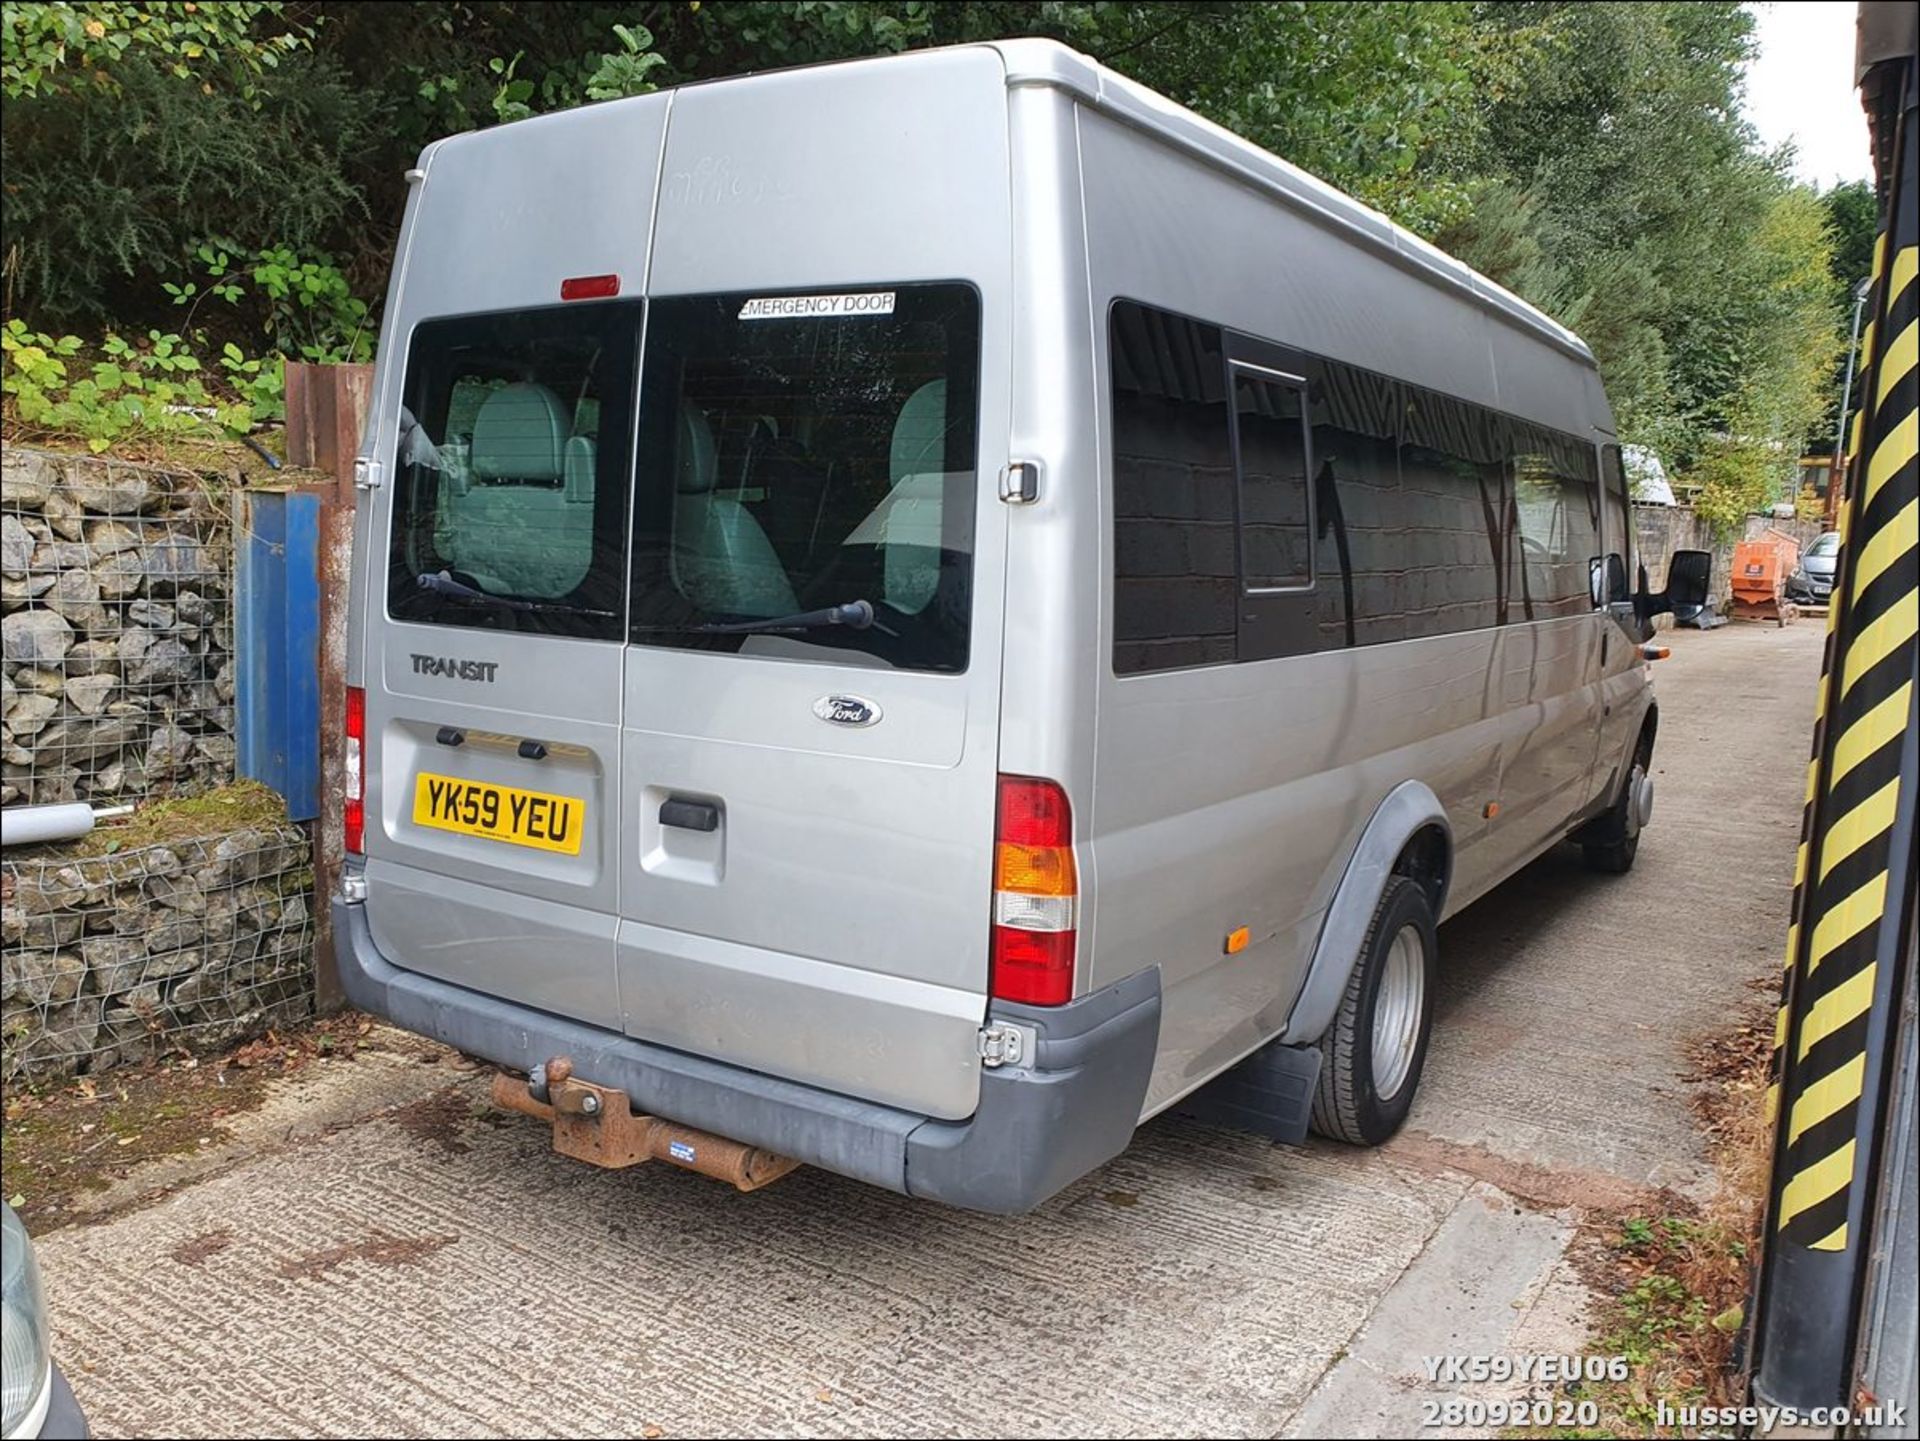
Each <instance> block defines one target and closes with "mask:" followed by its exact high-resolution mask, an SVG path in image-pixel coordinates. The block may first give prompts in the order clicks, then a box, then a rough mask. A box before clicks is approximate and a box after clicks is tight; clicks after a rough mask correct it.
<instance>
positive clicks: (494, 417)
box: [468, 380, 573, 482]
mask: <svg viewBox="0 0 1920 1441" xmlns="http://www.w3.org/2000/svg"><path fill="white" fill-rule="evenodd" d="M572 431H573V424H572V421H571V420H570V419H569V417H568V415H567V411H566V407H565V406H563V405H561V403H560V397H559V396H557V395H555V394H554V393H553V392H552V391H551V390H548V389H547V388H546V386H544V385H536V384H534V383H533V382H531V381H524V380H523V381H516V382H514V383H513V384H512V385H503V386H502V387H501V388H500V389H498V390H496V391H494V392H493V393H492V394H490V395H488V396H487V398H486V399H485V400H483V401H481V402H480V411H479V413H478V414H477V415H475V416H474V418H473V449H472V451H471V452H470V455H469V459H468V466H469V468H470V469H471V472H472V475H473V478H474V479H475V480H509V481H512V480H519V481H547V482H551V481H557V480H559V479H560V478H561V477H562V476H563V475H565V474H566V451H567V436H568V435H569V434H571V433H572Z"/></svg>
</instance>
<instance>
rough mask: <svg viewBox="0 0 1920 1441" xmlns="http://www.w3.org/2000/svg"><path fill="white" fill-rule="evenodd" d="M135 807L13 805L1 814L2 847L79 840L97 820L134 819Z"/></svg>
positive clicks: (80, 803)
mask: <svg viewBox="0 0 1920 1441" xmlns="http://www.w3.org/2000/svg"><path fill="white" fill-rule="evenodd" d="M132 814H133V807H132V806H102V807H101V808H100V809H99V810H95V809H94V808H93V807H92V806H90V805H88V804H87V803H86V802H85V801H72V802H70V803H68V804H66V805H60V806H9V807H8V808H7V809H6V811H5V812H3V813H0V845H8V846H37V845H42V844H44V843H45V842H47V841H76V840H79V839H80V837H81V836H84V835H85V834H86V833H87V832H88V831H90V830H92V829H93V823H94V822H95V821H104V820H111V819H113V818H114V817H115V816H130V815H132Z"/></svg>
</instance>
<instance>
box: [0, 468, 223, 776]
mask: <svg viewBox="0 0 1920 1441" xmlns="http://www.w3.org/2000/svg"><path fill="white" fill-rule="evenodd" d="M5 480H6V484H5V487H4V492H3V493H0V609H3V610H4V612H5V614H4V617H3V618H0V631H3V632H4V642H5V645H4V654H5V666H4V673H3V678H0V805H13V804H35V805H44V804H56V803H59V802H64V801H74V800H84V801H90V802H92V803H93V804H95V805H102V804H112V803H115V802H118V801H127V800H135V799H139V798H143V797H148V796H164V795H177V794H190V793H192V792H195V791H198V790H204V789H206V788H208V787H210V786H214V785H218V784H221V783H222V782H224V781H227V780H230V779H231V778H232V775H233V760H234V740H233V724H234V720H233V685H234V681H233V659H232V653H233V610H232V601H231V594H232V585H231V575H232V564H231V553H232V545H231V537H230V533H229V526H228V522H227V519H226V516H225V514H224V507H223V506H222V504H221V502H220V498H219V496H218V495H216V494H215V493H213V491H212V489H211V485H210V482H209V481H208V480H207V479H206V478H205V477H203V476H200V475H197V474H194V473H192V472H179V471H171V470H165V469H161V468H157V467H152V466H134V465H126V464H122V463H119V462H108V461H104V460H87V459H80V458H74V459H56V458H54V457H51V456H44V455H39V454H36V453H34V452H22V451H17V450H10V451H9V452H8V453H7V456H6V471H5Z"/></svg>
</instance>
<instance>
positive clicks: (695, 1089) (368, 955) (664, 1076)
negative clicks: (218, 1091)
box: [333, 898, 1160, 1215]
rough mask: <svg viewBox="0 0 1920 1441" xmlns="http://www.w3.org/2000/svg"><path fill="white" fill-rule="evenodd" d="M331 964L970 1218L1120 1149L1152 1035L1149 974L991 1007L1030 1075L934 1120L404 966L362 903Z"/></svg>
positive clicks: (519, 1066) (412, 1015) (480, 1028)
mask: <svg viewBox="0 0 1920 1441" xmlns="http://www.w3.org/2000/svg"><path fill="white" fill-rule="evenodd" d="M333 938H334V954H335V957H336V960H337V962H338V965H339V968H340V984H341V986H342V988H343V989H344V990H345V991H346V994H347V998H348V999H349V1000H350V1001H351V1002H352V1003H353V1004H354V1005H355V1006H357V1007H359V1008H360V1009H361V1010H363V1011H370V1012H373V1013H374V1014H376V1015H380V1016H385V1017H386V1018H387V1019H388V1020H390V1021H392V1022H394V1023H395V1024H396V1025H399V1026H402V1027H404V1028H405V1029H407V1030H409V1031H415V1032H418V1033H419V1034H421V1035H425V1036H431V1037H433V1038H434V1039H435V1040H439V1041H444V1042H445V1043H446V1044H448V1045H450V1046H457V1047H458V1048H459V1049H461V1050H463V1051H466V1052H468V1053H470V1054H472V1055H476V1056H482V1057H485V1058H486V1059H487V1060H489V1061H492V1062H494V1063H495V1064H497V1065H502V1066H506V1067H509V1068H511V1069H513V1070H516V1071H528V1070H531V1069H532V1068H533V1067H534V1066H537V1065H539V1064H541V1063H542V1062H544V1061H547V1060H549V1059H551V1058H552V1057H554V1056H559V1055H565V1056H569V1057H571V1058H572V1060H573V1066H574V1073H575V1074H576V1075H578V1076H581V1077H583V1078H584V1079H587V1080H590V1081H594V1082H597V1083H598V1084H600V1085H603V1086H613V1087H617V1088H618V1089H620V1090H622V1091H625V1092H626V1093H627V1095H628V1096H629V1097H630V1098H631V1099H632V1101H633V1104H634V1105H635V1107H637V1108H638V1109H639V1110H641V1111H643V1112H645V1113H648V1114H651V1115H658V1116H664V1117H666V1118H667V1119H669V1120H673V1121H678V1122H680V1123H681V1124H682V1125H686V1126H693V1127H695V1128H697V1129H699V1130H703V1131H712V1132H713V1133H714V1134H716V1135H721V1136H727V1137H730V1138H732V1139H734V1140H737V1141H745V1142H747V1143H748V1144H750V1145H755V1146H761V1147H764V1148H765V1149H767V1150H770V1151H775V1152H778V1153H779V1154H780V1155H783V1156H792V1157H794V1158H795V1159H797V1160H801V1161H805V1162H807V1163H808V1164H809V1165H814V1166H820V1167H822V1168H824V1169H826V1170H829V1171H837V1172H839V1173H840V1174H841V1175H843V1176H851V1177H853V1178H854V1179H855V1180H859V1181H866V1182H869V1183H871V1184H873V1185H876V1186H884V1187H886V1188H887V1189H888V1190H891V1191H898V1192H901V1193H902V1194H904V1195H909V1196H915V1197H921V1198H925V1199H928V1200H935V1201H944V1202H946V1203H948V1204H949V1205H954V1206H963V1207H965V1208H967V1209H968V1210H973V1211H991V1212H996V1213H999V1214H1003V1215H1014V1214H1018V1213H1020V1212H1023V1211H1030V1210H1032V1209H1033V1208H1034V1207H1035V1206H1037V1205H1039V1204H1040V1203H1041V1202H1042V1201H1044V1200H1046V1199H1047V1198H1048V1197H1049V1196H1051V1195H1053V1194H1054V1193H1055V1192H1056V1191H1058V1190H1060V1189H1061V1187H1063V1186H1065V1185H1067V1184H1068V1183H1069V1182H1071V1181H1074V1180H1076V1179H1078V1178H1079V1177H1080V1176H1083V1175H1085V1174H1086V1173H1087V1172H1088V1171H1090V1170H1092V1169H1093V1168H1094V1167H1095V1166H1098V1165H1099V1164H1101V1163H1102V1162H1103V1161H1107V1160H1110V1159H1112V1158H1113V1157H1114V1156H1117V1155H1118V1154H1119V1153H1120V1152H1121V1151H1122V1150H1124V1149H1125V1148H1126V1145H1127V1142H1128V1141H1129V1140H1130V1139H1131V1138H1132V1136H1133V1130H1134V1126H1135V1124H1136V1122H1137V1121H1138V1119H1139V1116H1140V1108H1141V1105H1142V1103H1143V1101H1144V1099H1145V1097H1146V1092H1147V1080H1148V1077H1149V1076H1150V1074H1151V1072H1152V1070H1153V1057H1154V1049H1155V1047H1156V1045H1157V1043H1158V1041H1159V1035H1160V973H1159V971H1158V970H1157V969H1150V970H1146V971H1143V972H1141V973H1140V974H1139V975H1136V976H1132V977H1129V978H1128V979H1127V980H1124V981H1121V982H1119V983H1118V984H1116V985H1112V986H1109V987H1107V988H1106V989H1105V990H1102V991H1096V992H1095V993H1094V994H1092V995H1090V996H1084V997H1082V998H1081V999H1079V1000H1077V1001H1074V1002H1071V1003H1070V1004H1068V1005H1064V1006H1052V1007H1038V1006H1017V1005H1008V1004H1003V1003H996V1004H995V1005H994V1006H993V1009H992V1014H993V1016H994V1017H995V1018H996V1019H1002V1020H1007V1021H1013V1022H1017V1023H1019V1024H1020V1025H1023V1026H1031V1027H1032V1028H1033V1029H1034V1030H1035V1031H1036V1032H1037V1033H1038V1035H1039V1044H1038V1045H1037V1046H1036V1048H1035V1050H1036V1052H1037V1054H1036V1055H1035V1057H1034V1060H1033V1064H1032V1065H1031V1067H1027V1066H1022V1067H1019V1068H1015V1067H1002V1068H1000V1069H998V1070H984V1069H983V1070H982V1071H981V1073H980V1105H979V1109H978V1110H976V1111H975V1112H974V1114H973V1115H972V1117H970V1118H969V1119H967V1120H965V1121H938V1120H932V1119H929V1118H928V1117H926V1116H917V1115H914V1114H912V1113H911V1112H907V1111H900V1110H895V1109H894V1108H893V1107H891V1106H880V1105H874V1104H872V1103H871V1102H867V1101H861V1100H858V1099H856V1098H854V1097H851V1096H843V1095H839V1094H837V1093H835V1092H832V1091H824V1090H821V1089H819V1088H818V1087H815V1086H807V1085H802V1084H800V1083H798V1082H795V1081H784V1080H781V1079H779V1078H778V1077H774V1076H766V1075H762V1074H760V1073H759V1072H757V1071H749V1070H745V1069H742V1068H741V1067H738V1066H730V1065H726V1064H723V1063H721V1062H718V1061H711V1060H707V1059H705V1058H703V1057H700V1056H696V1055H692V1054H690V1053H688V1052H685V1051H676V1050H671V1049H669V1048H667V1047H665V1046H656V1045H653V1044H650V1043H649V1042H646V1041H640V1040H635V1039H634V1038H633V1037H631V1036H626V1035H622V1034H620V1033H619V1032H617V1031H608V1030H603V1029H601V1028H600V1027H598V1026H589V1025H586V1024H584V1023H582V1022H580V1021H573V1020H568V1019H567V1018H565V1017H562V1016H555V1015H550V1014H548V1013H547V1012H545V1011H537V1010H534V1009H533V1008H531V1007H529V1006H522V1005H517V1004H515V1003H513V1002H510V1001H504V1000H501V999H499V998H498V997H495V996H489V995H484V994H482V993H481V992H478V991H470V990H467V989H466V988H464V987H462V986H456V985H453V984H451V983H449V982H447V981H442V980H436V979H434V978H433V977H430V976H422V975H417V974H415V973H414V972H411V971H406V970H402V969H401V968H400V967H398V966H396V965H394V964H393V963H392V962H391V961H389V960H388V959H387V958H386V957H385V956H383V955H381V954H380V951H379V949H378V947H376V946H375V944H374V941H373V934H372V931H371V930H370V928H369V927H368V924H367V917H366V907H365V906H364V905H362V904H360V903H358V902H348V901H344V900H340V899H338V898H336V899H335V900H334V902H333Z"/></svg>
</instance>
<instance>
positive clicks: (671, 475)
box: [619, 282, 1004, 1115]
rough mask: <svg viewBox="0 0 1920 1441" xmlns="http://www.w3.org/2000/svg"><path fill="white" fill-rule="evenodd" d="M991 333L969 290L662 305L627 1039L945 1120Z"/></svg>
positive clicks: (652, 351) (987, 621) (973, 970)
mask: <svg viewBox="0 0 1920 1441" xmlns="http://www.w3.org/2000/svg"><path fill="white" fill-rule="evenodd" d="M855 295H858V296H862V297H867V298H866V299H865V301H864V302H863V303H865V304H866V305H868V306H870V307H873V312H872V313H863V312H859V311H855V312H853V313H840V314H834V313H830V312H831V311H832V310H833V309H836V308H837V309H838V310H839V311H841V312H845V311H846V309H847V307H848V306H849V304H850V303H852V302H851V297H852V296H855ZM775 306H778V307H787V308H789V309H790V310H791V311H792V312H793V313H792V315H791V316H790V317H782V318H769V319H761V318H756V316H757V315H758V314H759V313H761V312H764V311H766V310H768V308H769V307H775ZM979 317H980V297H979V294H978V292H977V291H976V290H975V289H974V288H973V287H972V286H971V285H967V284H963V283H958V282H949V283H933V284H921V285H913V284H908V285H898V286H887V287H884V288H876V289H871V290H863V291H859V292H840V293H836V294H833V295H819V294H814V295H798V296H796V295H785V294H783V295H778V296H768V295H759V294H752V293H748V292H736V293H731V294H725V295H719V296H702V297H697V298H671V297H669V298H660V299H656V300H654V301H653V302H652V316H651V320H650V323H649V326H648V339H647V362H646V381H645V386H644V390H643V393H642V400H641V412H642V416H643V420H642V434H641V444H640V453H639V461H638V466H637V476H638V479H637V483H636V488H635V515H634V596H633V624H632V634H631V641H632V643H631V645H630V647H629V649H628V651H627V658H626V722H625V724H626V728H625V734H624V738H623V739H624V744H623V751H622V761H621V773H622V787H623V793H624V799H623V805H622V809H623V811H624V812H625V814H626V815H627V816H628V817H629V818H630V820H629V826H628V829H627V830H626V832H625V837H624V838H625V843H626V846H627V852H626V857H625V860H624V862H623V872H624V878H623V882H622V886H621V913H622V921H621V927H620V945H619V956H620V989H621V997H622V1001H623V1003H624V1006H625V1025H626V1028H627V1030H628V1031H630V1032H631V1033H632V1034H634V1035H637V1036H641V1037H644V1038H646V1039H648V1040H652V1041H658V1042H662V1043H665V1044H668V1045H673V1046H678V1047H682V1048H685V1049H688V1050H693V1051H698V1052H700V1053H702V1054H705V1055H711V1056H715V1057H718V1058H721V1059H724V1060H728V1061H733V1062H736V1063H739V1064H743V1065H748V1066H752V1067H754V1068H755V1069H759V1070H765V1071H770V1072H773V1073H775V1074H778V1075H783V1076H788V1077H791V1078H793V1079H797V1080H804V1081H809V1082H813V1083H815V1084H820V1085H827V1086H831V1087H833V1088H835V1089H838V1090H844V1091H850V1092H853V1093H855V1094H859V1095H863V1096H867V1097H869V1098H872V1099H876V1100H883V1101H887V1102H891V1103H894V1104H899V1105H903V1106H911V1107H914V1108H916V1109H920V1110H925V1111H930V1112H935V1113H939V1114H948V1115H965V1114H968V1113H969V1112H971V1110H972V1109H973V1105H974V1094H975V1089H976V1087H977V1077H978V1069H979V1057H978V1053H977V1051H976V1049H975V1044H976V1043H975V1032H976V1031H977V1029H978V1027H979V1025H980V1021H981V1017H982V1012H983V1010H984V997H985V992H986V980H987V977H986V941H987V921H988V898H989V895H990V893H991V890H992V878H991V874H990V869H989V865H990V852H991V844H990V841H991V835H992V826H993V804H994V772H995V751H996V718H997V711H998V704H999V685H998V674H999V669H998V664H997V651H998V645H997V636H996V635H995V634H994V631H993V620H994V617H995V615H996V613H997V610H998V606H997V604H994V603H992V602H994V601H997V595H982V594H980V591H981V588H982V582H983V580H984V579H985V578H986V576H983V574H982V572H983V570H984V571H985V572H986V573H987V575H991V574H992V573H993V569H994V568H993V567H991V566H987V567H982V566H980V565H979V564H978V559H979V557H980V555H981V553H982V552H983V551H985V550H987V549H989V548H991V549H992V550H994V551H996V552H997V551H998V549H999V540H1000V527H1001V526H1002V525H1003V521H1002V519H1001V517H1002V515H1003V514H1004V508H1003V507H1001V506H1000V504H999V502H998V501H997V499H996V498H995V497H994V494H993V489H992V486H991V483H989V484H987V485H982V484H981V478H982V476H988V477H990V476H992V475H993V474H994V472H995V471H996V470H997V469H998V466H997V464H995V463H994V462H995V459H996V458H994V457H989V456H987V455H985V454H984V453H983V452H984V450H985V447H984V446H983V442H982V439H981V434H980V427H979V419H978V417H979V408H980V407H979V399H978V391H979V374H980V359H979V357H980V341H979V329H980V320H979ZM833 607H851V608H853V610H852V614H851V617H850V618H848V619H846V620H845V621H843V622H841V623H828V617H827V616H824V615H822V614H821V612H823V611H829V610H830V609H831V608H833ZM869 611H870V614H871V619H870V621H869V620H868V614H869ZM842 614H843V615H844V614H846V613H845V612H842ZM793 617H800V618H799V619H790V618H793ZM769 623H771V624H769Z"/></svg>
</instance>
